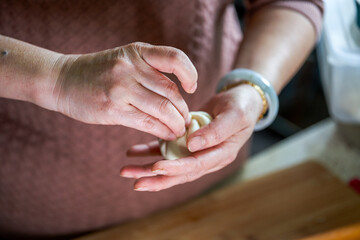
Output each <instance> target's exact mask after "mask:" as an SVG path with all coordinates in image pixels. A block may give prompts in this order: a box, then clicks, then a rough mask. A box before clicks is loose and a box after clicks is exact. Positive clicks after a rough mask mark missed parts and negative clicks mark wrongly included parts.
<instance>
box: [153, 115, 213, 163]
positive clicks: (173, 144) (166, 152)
mask: <svg viewBox="0 0 360 240" xmlns="http://www.w3.org/2000/svg"><path fill="white" fill-rule="evenodd" d="M190 116H191V123H190V125H189V127H188V128H187V129H186V132H185V135H184V136H182V137H180V138H178V139H176V140H174V141H165V140H162V139H160V140H159V143H160V151H161V154H162V155H163V157H164V158H165V159H167V160H175V159H179V158H182V157H186V156H189V155H190V154H191V152H190V151H189V150H188V148H187V146H186V142H187V138H188V136H190V135H191V134H192V133H194V132H195V131H197V130H199V129H200V128H202V127H203V126H205V125H208V124H209V123H210V122H211V121H212V117H211V116H210V114H208V113H206V112H201V111H196V112H190Z"/></svg>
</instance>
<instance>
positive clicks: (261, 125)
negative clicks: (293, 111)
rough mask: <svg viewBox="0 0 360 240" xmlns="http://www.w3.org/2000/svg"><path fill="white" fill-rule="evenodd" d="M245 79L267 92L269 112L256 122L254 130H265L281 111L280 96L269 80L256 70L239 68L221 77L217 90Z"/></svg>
mask: <svg viewBox="0 0 360 240" xmlns="http://www.w3.org/2000/svg"><path fill="white" fill-rule="evenodd" d="M244 80H246V81H249V82H252V83H254V84H255V85H257V86H259V87H260V88H261V90H262V91H263V92H264V94H265V97H266V101H267V103H268V112H267V114H266V115H265V116H264V117H263V118H262V119H260V120H259V121H258V122H257V123H256V125H255V128H254V131H260V130H263V129H265V128H267V127H268V126H270V125H271V123H272V122H273V121H274V120H275V118H276V116H277V114H278V111H279V99H278V96H277V94H276V92H275V90H274V88H273V87H272V86H271V84H270V82H269V81H268V80H266V79H265V78H264V77H263V76H261V75H260V74H259V73H257V72H255V71H252V70H249V69H244V68H239V69H235V70H233V71H231V72H229V73H228V74H226V75H225V76H224V77H223V78H221V80H220V82H219V84H218V85H217V87H216V92H217V93H219V92H220V91H221V90H222V89H224V87H225V86H228V85H230V84H235V83H237V82H239V81H244Z"/></svg>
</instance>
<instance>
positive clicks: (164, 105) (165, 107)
mask: <svg viewBox="0 0 360 240" xmlns="http://www.w3.org/2000/svg"><path fill="white" fill-rule="evenodd" d="M170 105H171V103H170V101H169V100H168V99H166V98H163V99H162V100H161V101H160V104H159V112H160V113H161V114H169V113H171V106H170Z"/></svg>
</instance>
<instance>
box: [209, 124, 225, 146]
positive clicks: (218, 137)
mask: <svg viewBox="0 0 360 240" xmlns="http://www.w3.org/2000/svg"><path fill="white" fill-rule="evenodd" d="M209 127H210V126H209ZM210 129H211V131H210V142H212V143H213V144H217V143H220V142H222V140H223V137H222V134H221V131H219V130H218V129H217V128H216V127H215V126H214V125H212V126H211V127H210Z"/></svg>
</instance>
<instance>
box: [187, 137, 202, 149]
mask: <svg viewBox="0 0 360 240" xmlns="http://www.w3.org/2000/svg"><path fill="white" fill-rule="evenodd" d="M204 145H205V139H204V138H203V137H201V136H197V137H194V138H193V139H191V140H190V142H189V146H188V147H189V150H190V152H196V151H198V150H200V149H201V148H202V147H203V146H204Z"/></svg>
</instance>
